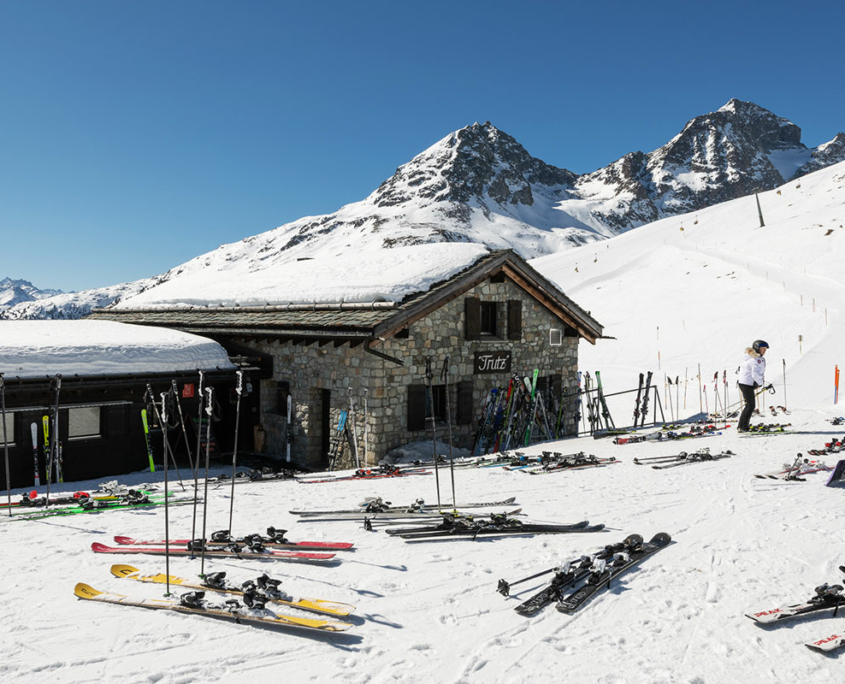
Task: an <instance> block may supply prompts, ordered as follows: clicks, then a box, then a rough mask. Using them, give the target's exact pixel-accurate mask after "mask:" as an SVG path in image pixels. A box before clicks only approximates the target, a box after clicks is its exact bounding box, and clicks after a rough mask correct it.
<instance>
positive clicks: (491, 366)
mask: <svg viewBox="0 0 845 684" xmlns="http://www.w3.org/2000/svg"><path fill="white" fill-rule="evenodd" d="M507 368H508V358H507V357H506V356H494V355H493V354H479V355H478V370H480V371H503V370H507Z"/></svg>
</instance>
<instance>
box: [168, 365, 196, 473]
mask: <svg viewBox="0 0 845 684" xmlns="http://www.w3.org/2000/svg"><path fill="white" fill-rule="evenodd" d="M170 384H171V387H172V389H173V396H174V398H175V399H176V410H177V411H178V412H179V423H180V425H181V426H182V436H183V437H184V438H185V449H186V450H187V452H188V463H190V464H191V472H192V473H193V474H194V486H196V480H197V466H196V465H194V457H193V454H191V444H190V442H189V441H188V430H187V429H186V428H185V416H184V415H183V414H182V402H181V401H179V386H178V385H177V384H176V380H175V379H173V380H171V381H170Z"/></svg>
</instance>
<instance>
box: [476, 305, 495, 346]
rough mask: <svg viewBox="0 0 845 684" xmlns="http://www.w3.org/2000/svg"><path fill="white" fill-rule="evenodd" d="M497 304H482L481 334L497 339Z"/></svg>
mask: <svg viewBox="0 0 845 684" xmlns="http://www.w3.org/2000/svg"><path fill="white" fill-rule="evenodd" d="M497 313H498V310H497V307H496V302H481V325H480V330H479V332H480V333H481V336H482V337H484V336H492V337H495V336H496V335H497V334H498V320H497V318H496V317H497Z"/></svg>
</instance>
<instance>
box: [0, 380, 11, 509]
mask: <svg viewBox="0 0 845 684" xmlns="http://www.w3.org/2000/svg"><path fill="white" fill-rule="evenodd" d="M0 408H2V413H3V452H4V453H5V456H6V495H7V497H8V499H9V517H10V518H11V517H12V476H11V473H10V472H9V439H8V438H7V437H6V383H5V381H4V380H3V373H0Z"/></svg>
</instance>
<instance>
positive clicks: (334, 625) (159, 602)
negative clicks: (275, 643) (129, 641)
mask: <svg viewBox="0 0 845 684" xmlns="http://www.w3.org/2000/svg"><path fill="white" fill-rule="evenodd" d="M73 593H74V594H76V596H78V597H79V598H81V599H86V600H90V601H99V602H100V603H117V604H121V605H125V606H135V607H137V608H154V609H158V610H172V611H174V612H176V613H190V614H193V615H205V616H208V617H217V618H225V619H229V620H233V621H235V622H238V623H243V622H255V623H260V624H270V625H283V626H286V627H302V628H305V629H314V630H318V631H321V632H345V631H346V630H347V629H349V628H350V627H352V625H351V624H349V623H347V622H337V621H335V620H316V619H312V618H300V617H294V616H291V615H278V614H276V613H274V612H273V611H271V610H268V609H266V608H262V609H258V610H255V609H251V608H247V607H246V606H243V605H238V606H226V605H222V606H219V605H215V604H211V603H207V602H206V601H201V602H200V605H198V606H196V607H194V606H187V605H184V604H182V603H181V602H180V601H179V600H178V599H133V598H130V597H128V596H124V595H123V594H112V593H110V592H106V591H98V590H97V589H94V588H93V587H92V586H90V585H88V584H85V583H84V582H79V583H78V584H77V585H76V587H75V588H74V590H73Z"/></svg>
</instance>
